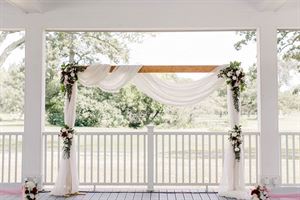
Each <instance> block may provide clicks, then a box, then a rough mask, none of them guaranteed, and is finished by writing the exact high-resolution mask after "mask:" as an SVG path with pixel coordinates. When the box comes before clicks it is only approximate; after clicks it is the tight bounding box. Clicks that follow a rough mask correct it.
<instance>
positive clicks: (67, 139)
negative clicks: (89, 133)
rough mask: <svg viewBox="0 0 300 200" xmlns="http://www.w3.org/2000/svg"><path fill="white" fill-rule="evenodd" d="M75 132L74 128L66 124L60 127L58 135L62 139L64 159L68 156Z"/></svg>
mask: <svg viewBox="0 0 300 200" xmlns="http://www.w3.org/2000/svg"><path fill="white" fill-rule="evenodd" d="M74 134H75V130H74V129H73V128H70V127H69V126H68V125H65V126H64V127H63V128H61V129H60V133H59V136H60V137H61V138H62V140H63V147H62V149H63V157H64V158H65V159H69V158H70V151H71V146H72V141H73V137H74Z"/></svg>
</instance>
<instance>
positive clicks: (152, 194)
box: [151, 192, 159, 200]
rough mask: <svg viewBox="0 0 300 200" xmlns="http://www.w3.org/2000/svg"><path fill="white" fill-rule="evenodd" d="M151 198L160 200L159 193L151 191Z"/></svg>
mask: <svg viewBox="0 0 300 200" xmlns="http://www.w3.org/2000/svg"><path fill="white" fill-rule="evenodd" d="M151 200H159V193H157V192H155V193H151Z"/></svg>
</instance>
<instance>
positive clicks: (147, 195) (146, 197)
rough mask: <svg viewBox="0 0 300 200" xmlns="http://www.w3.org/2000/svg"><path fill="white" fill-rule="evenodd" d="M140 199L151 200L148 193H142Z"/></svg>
mask: <svg viewBox="0 0 300 200" xmlns="http://www.w3.org/2000/svg"><path fill="white" fill-rule="evenodd" d="M142 199H143V200H151V194H150V193H149V192H144V193H143V197H142ZM118 200H119V199H118Z"/></svg>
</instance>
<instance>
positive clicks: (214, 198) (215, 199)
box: [207, 193, 219, 200]
mask: <svg viewBox="0 0 300 200" xmlns="http://www.w3.org/2000/svg"><path fill="white" fill-rule="evenodd" d="M207 195H208V197H209V199H210V200H218V199H219V198H218V196H217V194H216V193H207Z"/></svg>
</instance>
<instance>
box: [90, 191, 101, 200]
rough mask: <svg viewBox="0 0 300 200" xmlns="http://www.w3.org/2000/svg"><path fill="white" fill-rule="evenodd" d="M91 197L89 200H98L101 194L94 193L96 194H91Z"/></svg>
mask: <svg viewBox="0 0 300 200" xmlns="http://www.w3.org/2000/svg"><path fill="white" fill-rule="evenodd" d="M92 194H93V195H92V196H91V197H90V200H99V199H100V198H101V196H102V194H103V193H101V192H96V193H92Z"/></svg>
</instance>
